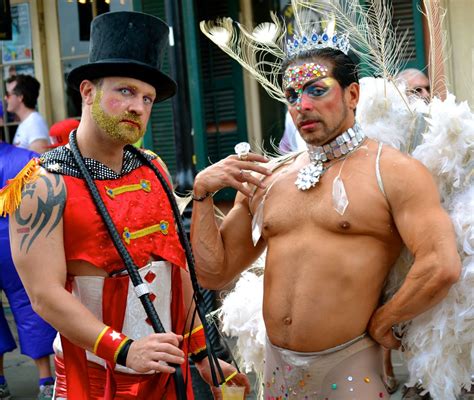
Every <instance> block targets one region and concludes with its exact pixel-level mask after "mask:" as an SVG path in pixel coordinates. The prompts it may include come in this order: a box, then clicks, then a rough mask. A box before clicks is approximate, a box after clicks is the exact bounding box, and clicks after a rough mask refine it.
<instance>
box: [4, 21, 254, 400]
mask: <svg viewBox="0 0 474 400" xmlns="http://www.w3.org/2000/svg"><path fill="white" fill-rule="evenodd" d="M168 33H169V28H168V26H167V25H166V24H165V23H164V22H163V21H161V20H160V19H158V18H155V17H152V16H150V15H146V14H142V13H135V12H117V13H106V14H103V15H100V16H99V17H97V18H96V19H94V21H93V22H92V30H91V44H92V46H91V53H90V62H89V63H88V64H85V65H82V66H80V67H77V68H76V69H74V70H73V71H71V73H70V74H69V76H68V81H69V84H70V85H71V86H72V87H74V88H76V89H78V90H79V91H80V93H81V96H82V104H83V108H82V116H81V121H80V124H79V127H78V128H77V131H73V132H72V133H71V135H70V140H69V144H68V145H67V146H61V147H58V148H56V149H55V150H52V151H50V152H48V153H46V154H45V155H43V157H42V158H41V159H36V160H35V161H33V162H32V163H30V164H29V165H28V166H27V167H26V168H25V171H24V175H23V176H21V177H17V178H18V179H17V180H16V182H18V185H10V186H7V187H6V188H5V189H3V190H2V192H0V200H2V201H0V205H1V206H0V212H10V214H11V220H10V235H11V247H12V254H13V259H14V262H15V265H16V267H17V269H18V271H19V274H20V276H21V279H22V281H23V282H24V285H25V288H26V290H27V292H28V295H29V297H30V299H31V302H32V305H33V307H34V309H35V311H37V312H38V314H39V315H41V316H42V317H43V318H44V319H45V320H46V321H48V322H49V323H51V325H53V326H54V327H55V328H56V329H57V330H58V332H59V333H60V336H58V337H57V338H56V341H55V344H54V349H55V353H56V358H55V363H56V375H57V379H56V388H55V396H56V397H55V398H57V399H66V398H67V399H71V400H74V399H112V398H119V399H175V398H179V399H183V398H187V399H193V398H194V397H193V393H192V385H191V377H190V372H189V364H188V361H187V358H188V357H187V356H188V355H189V356H192V357H193V356H194V357H195V358H194V360H195V363H196V367H197V369H198V371H199V372H200V373H201V375H202V376H203V378H204V379H205V380H207V381H208V382H210V379H211V372H210V364H209V360H208V358H207V352H206V341H205V337H204V334H203V329H202V325H200V323H199V322H197V318H196V320H194V321H191V318H189V317H188V316H189V315H192V314H193V312H192V311H189V309H190V307H191V303H192V296H193V292H192V286H191V281H190V278H189V273H188V270H187V267H186V258H185V251H184V249H183V246H182V242H181V241H180V239H179V237H178V232H177V227H176V222H177V217H176V214H174V213H173V211H172V207H171V200H170V199H169V198H170V196H172V189H169V188H167V187H166V186H168V187H170V182H169V178H168V175H167V171H166V167H165V166H164V164H163V163H162V162H161V161H160V160H159V158H158V157H157V156H156V155H154V154H151V153H148V152H141V151H139V150H137V149H135V148H133V147H132V146H129V145H130V144H132V143H135V142H136V141H137V140H139V139H140V138H141V137H142V136H143V134H144V132H145V128H146V126H147V123H148V120H149V118H150V113H151V110H152V106H153V104H154V103H157V102H160V101H163V100H165V99H167V98H169V97H171V96H173V95H174V93H175V91H176V84H175V82H174V81H173V80H172V79H171V78H169V77H168V76H167V75H165V74H164V73H163V72H161V70H160V65H161V60H162V54H163V51H164V50H165V49H166V47H167V45H168ZM137 43H139V44H140V45H137ZM87 179H89V181H87ZM25 182H26V183H27V184H26V185H25V186H24V188H23V192H22V193H21V201H20V202H19V204H17V203H16V200H15V199H16V198H17V195H19V193H20V192H19V190H21V186H22V184H23V183H25ZM90 182H91V183H90ZM94 187H95V191H94V189H93V188H94ZM170 193H171V195H170ZM96 204H97V207H96ZM100 204H102V205H103V207H100V206H99V205H100ZM2 207H3V209H2ZM104 208H105V210H106V211H103V209H104ZM107 214H108V215H109V216H110V217H107ZM101 215H102V217H101ZM104 215H105V216H104ZM107 221H108V222H107ZM109 232H112V233H110V234H109ZM113 232H116V233H117V234H116V237H117V236H118V239H117V238H114V239H113V238H112V237H111V235H112V234H113ZM112 239H113V240H112ZM121 248H122V249H123V248H125V250H124V251H125V252H128V254H129V257H130V258H131V259H132V261H131V262H130V261H128V262H127V261H126V258H125V257H123V256H122V254H123V252H122V251H121V250H120V249H121ZM119 250H120V254H119ZM122 257H123V259H122ZM130 263H132V264H134V265H133V267H135V268H137V269H138V270H136V271H135V272H136V274H138V275H139V277H140V279H141V281H142V283H140V284H139V285H135V282H133V284H134V285H135V286H134V285H132V284H131V282H130V277H129V276H128V275H127V270H126V269H125V265H127V266H129V265H130ZM132 269H133V268H132ZM129 271H130V270H129ZM135 276H136V275H135ZM143 296H146V297H147V299H145V300H149V303H148V304H150V303H151V304H152V305H153V306H154V308H155V309H156V311H157V314H158V317H159V320H160V323H161V324H162V326H163V328H164V331H165V332H166V333H154V332H155V331H154V330H153V329H152V327H151V324H152V322H153V321H152V320H151V318H150V317H148V315H150V314H149V313H145V311H144V309H143V308H142V305H141V303H145V301H144V299H143ZM139 297H140V299H139ZM188 311H189V312H188ZM152 316H153V315H152ZM192 323H194V325H193V326H191V324H192ZM189 332H190V333H189ZM178 366H179V368H178ZM221 366H222V370H223V373H224V375H225V377H229V376H230V375H231V374H234V373H235V372H236V371H235V368H234V367H232V366H231V365H229V364H227V363H224V362H221ZM178 369H179V370H181V373H182V375H183V379H182V380H181V385H180V381H179V380H178V379H176V381H175V380H174V379H173V377H172V374H173V373H175V372H177V371H178ZM234 375H235V374H234ZM234 381H236V382H238V383H239V384H240V385H241V386H244V385H247V386H248V381H247V379H246V378H245V376H243V375H241V374H237V375H236V377H235V378H234ZM178 392H179V393H180V394H177V393H178ZM183 393H184V397H183ZM186 396H187V397H186Z"/></svg>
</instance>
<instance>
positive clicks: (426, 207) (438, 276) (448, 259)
mask: <svg viewBox="0 0 474 400" xmlns="http://www.w3.org/2000/svg"><path fill="white" fill-rule="evenodd" d="M382 160H384V158H383V157H382ZM384 161H385V162H384V163H383V164H382V175H384V173H385V176H386V178H384V183H386V189H387V197H388V200H389V203H390V206H391V208H392V214H393V218H394V220H395V224H396V226H397V228H398V231H399V233H400V235H401V237H402V239H403V242H404V243H405V245H406V246H407V247H408V249H409V250H410V251H411V252H412V253H413V255H414V257H415V261H414V264H413V266H412V267H411V269H410V272H409V273H408V275H407V277H406V280H405V282H404V283H403V285H402V286H401V288H400V289H399V291H398V292H397V293H396V294H395V295H394V296H393V298H392V299H391V300H390V301H389V302H387V303H386V304H385V305H384V306H382V307H381V308H379V309H378V310H377V311H376V312H375V313H374V315H373V317H372V320H371V322H370V326H369V330H370V332H371V334H372V335H373V336H374V337H375V339H377V340H378V341H379V342H380V343H382V344H383V345H385V346H386V347H397V345H398V343H397V341H396V340H394V338H393V337H392V335H391V327H392V325H394V324H397V323H400V322H404V321H408V320H410V319H412V318H414V317H416V316H417V315H419V314H421V313H423V312H425V311H426V310H428V309H429V308H431V307H433V306H434V305H436V304H437V303H439V302H440V301H441V300H442V299H443V298H444V297H445V296H446V295H447V293H448V291H449V288H450V287H451V285H452V284H453V283H455V282H456V281H457V280H458V278H459V274H460V271H461V263H460V259H459V255H458V253H457V250H456V239H455V234H454V229H453V226H452V223H451V221H450V219H449V217H448V215H447V214H446V212H445V211H444V210H443V208H442V207H441V204H440V201H439V194H438V191H437V189H436V186H435V183H434V181H433V178H432V176H431V174H430V173H429V171H428V170H427V169H426V168H425V167H424V166H423V165H421V164H420V163H419V162H418V161H416V160H413V159H411V158H408V157H405V156H400V155H399V154H390V151H389V154H388V157H386V158H385V160H384ZM383 167H385V168H383ZM389 168H390V171H388V170H389Z"/></svg>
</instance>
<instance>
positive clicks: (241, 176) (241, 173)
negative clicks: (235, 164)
mask: <svg viewBox="0 0 474 400" xmlns="http://www.w3.org/2000/svg"><path fill="white" fill-rule="evenodd" d="M239 176H240V178H241V179H242V178H243V177H244V170H243V169H241V170H240V172H239Z"/></svg>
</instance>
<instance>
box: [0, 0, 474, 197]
mask: <svg viewBox="0 0 474 400" xmlns="http://www.w3.org/2000/svg"><path fill="white" fill-rule="evenodd" d="M361 1H368V0H361ZM433 1H435V0H433ZM436 1H440V4H441V6H442V7H443V8H444V9H446V10H447V17H446V18H445V25H444V26H445V29H446V32H447V34H448V36H447V40H448V48H450V50H451V54H450V55H449V57H448V58H447V61H446V62H445V72H446V76H447V81H448V88H449V90H450V91H451V92H453V93H454V94H456V96H457V98H458V100H466V101H468V102H469V103H470V105H471V107H473V106H474V92H473V83H474V82H473V80H474V68H473V65H474V35H473V32H472V28H471V23H472V22H471V21H472V17H473V16H474V1H472V0H436ZM390 2H391V4H392V7H393V15H394V22H395V23H396V24H398V26H399V29H400V30H406V29H408V30H409V37H410V44H409V46H408V48H407V52H406V54H405V56H406V59H407V66H410V67H416V68H419V69H425V68H426V65H427V60H426V55H427V53H428V52H427V49H426V46H427V45H426V43H427V32H426V29H425V24H424V22H423V17H422V14H421V13H420V11H419V9H420V7H421V5H420V3H421V0H390ZM9 3H10V8H11V17H12V31H13V32H12V40H8V41H2V42H1V43H2V46H1V52H2V63H1V67H2V71H3V72H2V74H1V76H2V80H3V81H4V80H5V79H7V78H8V76H9V75H11V74H14V73H29V74H33V75H35V76H36V78H37V79H38V80H39V81H40V82H41V85H42V89H41V94H40V99H39V107H38V108H39V111H40V112H41V113H42V114H43V115H44V116H45V118H46V119H47V121H48V123H49V124H50V125H51V124H52V123H54V122H56V121H59V120H61V119H64V118H67V117H79V116H80V107H81V105H80V97H79V96H78V94H77V93H75V92H74V91H71V90H70V89H69V88H68V87H67V85H66V83H65V77H66V75H67V73H68V72H69V71H70V70H71V69H72V68H74V67H75V66H77V65H80V64H82V63H85V62H87V57H88V48H89V37H88V34H89V24H90V21H91V19H92V18H93V17H94V16H95V15H97V14H100V13H102V12H108V11H120V10H124V11H126V10H135V11H142V12H145V13H149V14H152V15H155V16H158V17H160V18H162V19H164V20H166V21H167V22H168V24H169V25H170V26H171V27H172V33H171V34H170V44H171V47H170V52H169V54H168V55H167V57H166V60H165V65H164V69H165V71H167V72H168V73H169V74H171V75H172V76H173V77H174V78H175V79H176V80H177V81H178V84H179V87H180V89H179V93H178V96H177V97H176V99H174V100H168V101H166V102H164V103H161V104H158V105H156V106H155V107H154V110H153V114H152V117H151V121H150V125H149V127H148V131H147V134H146V136H145V146H146V147H148V148H151V149H152V150H154V151H156V152H157V153H159V154H160V156H161V157H162V158H163V159H164V160H165V162H166V163H167V164H168V166H169V167H170V170H171V172H172V173H173V175H175V176H176V183H177V185H178V186H181V187H182V188H183V189H186V188H187V187H189V185H190V181H191V182H192V176H193V174H194V173H195V171H196V170H200V169H202V168H204V167H206V166H207V165H209V163H212V162H216V161H218V160H219V159H221V158H223V157H225V156H227V155H228V154H231V153H233V146H234V145H235V144H236V143H237V142H239V141H243V140H245V141H249V142H251V143H252V144H253V145H254V148H258V147H259V146H262V144H263V146H264V147H266V148H267V149H269V148H271V147H270V143H271V142H272V141H274V142H276V143H278V140H279V138H280V137H281V134H282V132H283V129H284V112H285V110H284V106H283V105H282V104H279V103H278V102H276V101H274V100H272V99H270V98H269V97H268V96H267V95H266V94H265V92H264V91H263V90H262V89H261V88H260V87H259V85H258V84H257V83H256V82H255V81H254V80H252V79H251V78H250V77H249V76H248V75H247V74H246V73H245V72H243V71H242V69H241V68H240V66H239V65H238V64H237V63H236V62H234V61H232V60H231V59H230V58H229V57H228V56H227V55H225V54H224V53H223V52H222V51H220V50H219V49H218V48H217V47H216V46H215V45H213V44H212V43H211V42H210V41H209V40H207V39H206V38H205V37H204V35H202V34H201V32H200V30H199V21H201V20H209V19H215V18H217V17H222V16H230V17H232V18H233V19H234V20H239V21H241V22H242V23H243V24H244V25H246V26H252V25H255V24H257V23H259V22H263V21H267V20H269V10H280V11H281V12H282V13H284V12H285V5H286V1H285V0H259V1H252V0H94V1H93V2H91V1H90V0H10V1H9ZM137 45H139V44H137ZM2 83H3V82H2ZM1 87H2V89H1V90H2V91H3V93H2V94H4V91H5V85H4V84H2V85H1ZM2 98H3V96H2ZM3 106H4V110H5V103H4V104H3ZM3 117H4V121H3V122H4V126H3V133H2V135H3V139H4V140H6V141H11V139H12V137H13V134H14V131H15V128H16V125H17V122H16V121H14V120H12V116H9V115H8V114H7V113H6V112H5V111H4V113H3ZM229 196H231V194H229ZM224 197H226V195H225V194H224Z"/></svg>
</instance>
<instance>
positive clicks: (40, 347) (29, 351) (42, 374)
mask: <svg viewBox="0 0 474 400" xmlns="http://www.w3.org/2000/svg"><path fill="white" fill-rule="evenodd" d="M37 156H38V154H37V153H35V152H32V151H29V150H26V149H21V148H18V147H15V146H12V145H10V144H8V143H5V142H2V141H0V160H1V162H0V187H3V186H4V185H6V183H7V181H8V180H9V179H12V180H13V178H15V176H16V175H17V173H18V172H19V171H20V170H21V169H22V168H23V166H24V165H25V164H26V163H27V162H28V161H29V160H30V159H31V158H33V157H37ZM0 249H1V251H0V290H3V292H4V293H5V295H6V296H7V298H8V302H9V304H10V308H11V311H12V313H13V316H14V318H15V322H16V327H17V330H18V337H19V341H20V348H21V352H22V354H25V355H27V356H28V357H31V358H32V359H33V360H34V361H35V364H36V367H37V368H38V372H39V382H38V383H39V394H38V399H41V400H47V399H52V394H53V384H54V378H53V376H52V373H51V366H50V360H49V355H50V354H52V353H53V340H54V337H55V336H56V331H55V330H54V329H53V328H52V327H51V326H50V325H49V324H47V323H46V322H45V321H44V320H43V319H42V318H41V317H40V316H39V315H38V314H36V313H35V312H34V311H33V309H32V307H31V303H30V300H29V298H28V296H27V294H26V291H25V288H24V287H23V284H22V282H21V280H20V277H19V276H18V273H17V271H16V269H15V266H14V264H13V260H12V256H11V252H10V240H9V236H8V217H2V216H0ZM15 348H16V343H15V339H14V338H13V335H12V333H11V331H10V328H9V326H8V322H7V320H6V318H5V314H4V310H3V306H1V309H0V399H10V397H11V394H10V389H9V387H8V385H7V382H6V380H5V374H4V370H3V359H4V354H5V353H7V352H9V351H12V350H14V349H15Z"/></svg>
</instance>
